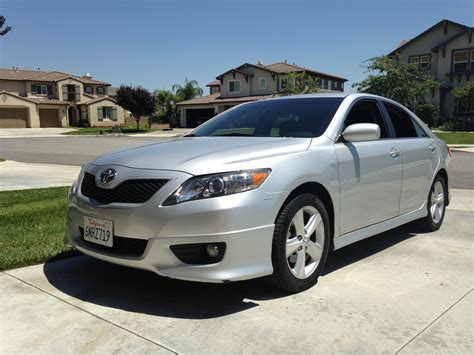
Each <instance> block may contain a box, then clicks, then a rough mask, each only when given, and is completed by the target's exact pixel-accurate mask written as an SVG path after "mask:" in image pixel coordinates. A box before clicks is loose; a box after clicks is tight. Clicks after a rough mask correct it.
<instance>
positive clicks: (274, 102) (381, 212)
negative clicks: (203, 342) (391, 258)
mask: <svg viewBox="0 0 474 355" xmlns="http://www.w3.org/2000/svg"><path fill="white" fill-rule="evenodd" d="M450 154H451V153H450V151H449V149H448V147H447V146H446V144H445V143H444V142H442V141H441V140H439V139H437V138H436V136H435V135H434V134H433V133H432V132H431V131H430V130H429V128H428V127H427V126H426V125H425V124H424V123H423V122H422V121H421V120H420V119H419V118H418V117H417V116H416V115H415V114H413V113H412V112H411V111H409V110H408V109H406V108H405V107H403V106H402V105H400V104H398V103H396V102H394V101H392V100H389V99H386V98H383V97H379V96H374V95H367V94H349V95H344V94H314V95H301V96H289V97H280V98H274V99H267V100H261V101H257V102H252V103H246V104H242V105H239V106H237V107H234V108H232V109H230V110H227V111H225V112H223V113H221V114H219V115H217V116H216V117H214V118H212V119H211V120H209V121H207V122H206V123H204V124H203V125H201V126H200V127H198V128H197V129H195V130H194V131H192V132H191V133H190V134H188V135H185V136H184V137H181V138H178V139H175V140H172V141H167V142H158V143H153V144H147V145H143V146H139V147H134V148H129V149H125V150H122V151H117V152H112V153H108V154H105V155H102V156H100V157H99V158H97V159H96V160H94V161H93V162H90V163H88V164H85V165H84V166H83V168H82V170H81V173H80V175H79V177H78V179H77V181H76V182H75V183H74V184H73V185H72V186H71V189H70V191H69V194H68V213H67V219H68V234H67V238H66V239H67V243H69V244H70V245H72V246H74V247H75V248H77V249H78V250H80V251H81V252H83V253H84V254H87V255H90V256H92V257H95V258H98V259H102V260H105V261H108V262H111V263H116V264H121V265H125V266H130V267H136V268H141V269H146V270H151V271H153V272H155V273H157V274H159V275H162V276H167V277H171V278H177V279H184V280H193V281H202V282H229V281H238V280H246V279H251V278H258V277H265V278H266V279H267V280H268V281H270V282H271V283H273V284H274V285H275V286H277V287H279V288H282V289H284V290H286V291H289V292H298V291H302V290H305V289H307V288H309V287H311V286H313V285H314V284H315V283H316V282H317V279H318V277H319V275H320V274H321V272H322V270H323V268H324V264H325V262H326V259H327V256H328V254H329V253H330V252H331V251H333V250H336V249H339V248H342V247H345V246H347V245H349V244H351V243H354V242H357V241H359V240H362V239H364V238H367V237H370V236H373V235H376V234H379V233H381V232H384V231H387V230H389V229H392V228H395V227H397V226H400V225H402V224H405V223H408V222H411V221H414V220H417V221H418V222H419V223H420V224H421V225H422V226H423V227H424V228H425V229H426V230H428V231H435V230H437V229H438V228H440V226H441V224H442V223H443V218H444V214H445V207H446V206H447V205H448V203H449V189H448V186H449V173H448V172H449V169H448V167H449V163H450V160H451V158H450Z"/></svg>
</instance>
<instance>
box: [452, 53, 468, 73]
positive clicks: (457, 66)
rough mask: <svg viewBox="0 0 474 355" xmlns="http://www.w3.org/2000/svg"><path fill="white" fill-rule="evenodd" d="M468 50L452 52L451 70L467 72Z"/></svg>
mask: <svg viewBox="0 0 474 355" xmlns="http://www.w3.org/2000/svg"><path fill="white" fill-rule="evenodd" d="M467 62H468V51H467V50H461V51H455V52H454V54H453V72H454V73H465V72H467Z"/></svg>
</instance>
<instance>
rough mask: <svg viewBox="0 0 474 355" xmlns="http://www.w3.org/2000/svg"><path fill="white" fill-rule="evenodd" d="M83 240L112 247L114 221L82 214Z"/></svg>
mask: <svg viewBox="0 0 474 355" xmlns="http://www.w3.org/2000/svg"><path fill="white" fill-rule="evenodd" d="M84 240H87V241H88V242H92V243H96V244H100V245H104V246H106V247H112V246H113V245H114V222H112V221H107V220H105V219H99V218H93V217H88V216H84Z"/></svg>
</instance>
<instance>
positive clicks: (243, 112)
mask: <svg viewBox="0 0 474 355" xmlns="http://www.w3.org/2000/svg"><path fill="white" fill-rule="evenodd" d="M342 100H343V98H339V97H338V98H333V97H331V98H307V99H306V98H304V99H301V98H300V99H283V100H263V101H258V102H253V103H250V104H246V105H242V106H239V107H236V108H235V109H233V110H231V111H227V112H224V113H223V114H221V115H220V116H219V117H217V118H216V119H214V120H213V121H211V122H209V123H208V124H205V125H204V126H203V127H200V128H198V129H197V130H196V131H194V132H193V135H194V136H249V137H318V136H320V135H321V134H323V133H324V131H325V130H326V128H327V126H328V125H329V122H331V119H332V117H333V116H334V114H335V113H336V110H337V108H338V107H339V105H340V104H341V102H342Z"/></svg>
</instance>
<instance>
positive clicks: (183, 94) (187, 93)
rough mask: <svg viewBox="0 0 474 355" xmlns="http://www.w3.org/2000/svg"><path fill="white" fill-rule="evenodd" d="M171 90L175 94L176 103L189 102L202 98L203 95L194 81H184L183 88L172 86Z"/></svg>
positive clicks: (177, 85) (176, 85)
mask: <svg viewBox="0 0 474 355" xmlns="http://www.w3.org/2000/svg"><path fill="white" fill-rule="evenodd" d="M172 90H173V92H174V93H175V94H176V98H177V99H178V100H177V101H184V100H190V99H193V98H195V97H198V96H202V93H203V91H202V89H201V88H200V87H199V84H198V82H197V81H196V80H190V81H188V79H185V81H184V85H183V86H181V85H179V84H174V85H173V87H172Z"/></svg>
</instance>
